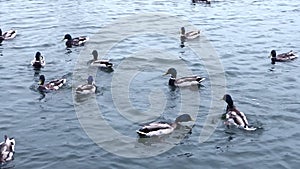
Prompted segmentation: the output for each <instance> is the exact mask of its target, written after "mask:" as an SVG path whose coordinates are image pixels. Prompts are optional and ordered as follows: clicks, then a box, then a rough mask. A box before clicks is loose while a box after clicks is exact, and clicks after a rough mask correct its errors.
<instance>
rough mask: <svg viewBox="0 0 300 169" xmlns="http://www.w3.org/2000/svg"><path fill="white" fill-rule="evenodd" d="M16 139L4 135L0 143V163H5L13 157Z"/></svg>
mask: <svg viewBox="0 0 300 169" xmlns="http://www.w3.org/2000/svg"><path fill="white" fill-rule="evenodd" d="M15 145H16V141H15V139H14V138H9V137H7V135H5V136H4V141H3V142H1V143H0V151H1V152H0V153H1V154H0V163H5V162H8V161H11V160H13V159H14V157H13V156H14V153H15Z"/></svg>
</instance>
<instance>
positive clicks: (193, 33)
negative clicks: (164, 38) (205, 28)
mask: <svg viewBox="0 0 300 169" xmlns="http://www.w3.org/2000/svg"><path fill="white" fill-rule="evenodd" d="M199 36H200V30H194V31H190V32H187V33H186V32H185V28H184V27H181V33H180V40H181V42H185V41H187V40H191V39H195V38H198V37H199Z"/></svg>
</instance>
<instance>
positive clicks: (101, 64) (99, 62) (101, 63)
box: [91, 50, 113, 68]
mask: <svg viewBox="0 0 300 169" xmlns="http://www.w3.org/2000/svg"><path fill="white" fill-rule="evenodd" d="M92 55H93V57H94V59H93V61H92V63H91V66H96V67H103V68H111V67H112V66H113V64H112V63H110V62H109V60H100V59H98V52H97V50H93V52H92Z"/></svg>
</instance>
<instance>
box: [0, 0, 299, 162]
mask: <svg viewBox="0 0 300 169" xmlns="http://www.w3.org/2000/svg"><path fill="white" fill-rule="evenodd" d="M200 1H201V2H206V3H208V4H210V0H193V3H196V2H200ZM16 34H17V31H16V30H9V31H6V32H4V33H2V30H1V29H0V44H1V43H2V42H3V41H5V40H11V39H13V38H15V37H16ZM199 36H200V30H196V31H190V32H186V30H185V28H184V27H182V28H181V33H180V40H181V45H180V46H181V47H184V43H185V42H187V41H188V40H192V39H195V38H198V37H199ZM63 40H65V41H66V42H65V45H66V47H67V48H71V47H75V46H82V45H84V44H85V42H87V41H88V37H86V36H80V37H76V38H72V36H71V35H70V34H66V35H65V36H64V38H63ZM92 55H93V59H92V60H91V61H90V62H89V66H94V67H100V68H108V69H112V67H113V64H112V63H111V62H110V61H109V60H100V59H98V52H97V51H96V50H93V51H92ZM269 57H271V64H275V63H276V62H286V61H290V60H293V59H295V58H297V57H298V56H297V55H296V54H295V53H294V52H293V51H290V52H287V53H282V54H279V55H277V54H276V51H275V50H272V51H271V54H270V56H269ZM31 65H32V66H33V67H34V68H35V69H40V68H42V67H44V66H45V65H46V61H45V57H44V56H42V54H41V53H40V52H36V54H35V57H34V58H33V60H32V61H31ZM164 75H171V77H170V79H169V83H168V84H169V86H172V87H185V86H197V85H200V83H201V82H203V81H204V80H205V78H204V77H200V76H187V77H181V78H177V71H176V69H175V68H169V69H168V70H167V72H166V73H165V74H164ZM45 81H46V79H45V76H44V75H40V77H39V85H38V88H37V89H38V91H40V92H47V91H50V90H58V89H59V88H61V87H62V86H63V85H64V84H65V83H66V81H67V80H66V79H64V78H62V79H56V80H51V81H49V82H45ZM96 90H97V86H96V85H95V82H94V79H93V77H92V76H89V77H88V78H87V83H86V84H82V85H80V86H78V87H77V88H76V90H75V92H76V94H79V95H87V94H92V93H95V92H96ZM222 100H224V101H225V102H226V103H227V108H226V113H225V122H224V124H225V125H226V126H228V127H229V126H231V125H233V126H236V127H238V128H242V129H244V130H248V131H253V130H256V128H255V127H251V126H249V123H248V120H247V118H246V115H245V114H244V113H243V112H241V111H239V110H238V109H237V108H236V107H235V106H234V104H233V100H232V97H231V96H230V95H228V94H225V95H224V97H223V98H222ZM188 121H193V119H192V117H191V116H190V115H189V114H182V115H180V116H179V117H177V118H176V119H175V121H174V122H173V123H166V122H154V123H150V124H148V125H145V126H143V127H142V128H140V129H138V130H136V132H137V134H138V135H139V136H140V137H152V136H160V135H165V134H170V133H172V132H173V131H174V130H175V129H176V127H177V125H178V124H179V123H181V122H188ZM0 149H1V152H0V153H1V154H0V163H5V162H7V161H10V160H12V159H13V155H14V152H15V140H14V139H13V138H9V137H7V136H6V135H5V136H4V141H3V142H1V143H0Z"/></svg>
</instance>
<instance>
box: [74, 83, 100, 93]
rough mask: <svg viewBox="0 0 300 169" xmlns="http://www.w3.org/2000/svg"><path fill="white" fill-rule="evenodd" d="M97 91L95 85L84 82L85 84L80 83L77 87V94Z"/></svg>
mask: <svg viewBox="0 0 300 169" xmlns="http://www.w3.org/2000/svg"><path fill="white" fill-rule="evenodd" d="M95 92H96V86H95V85H90V84H84V85H80V86H78V87H77V88H76V93H77V94H89V93H95Z"/></svg>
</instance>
